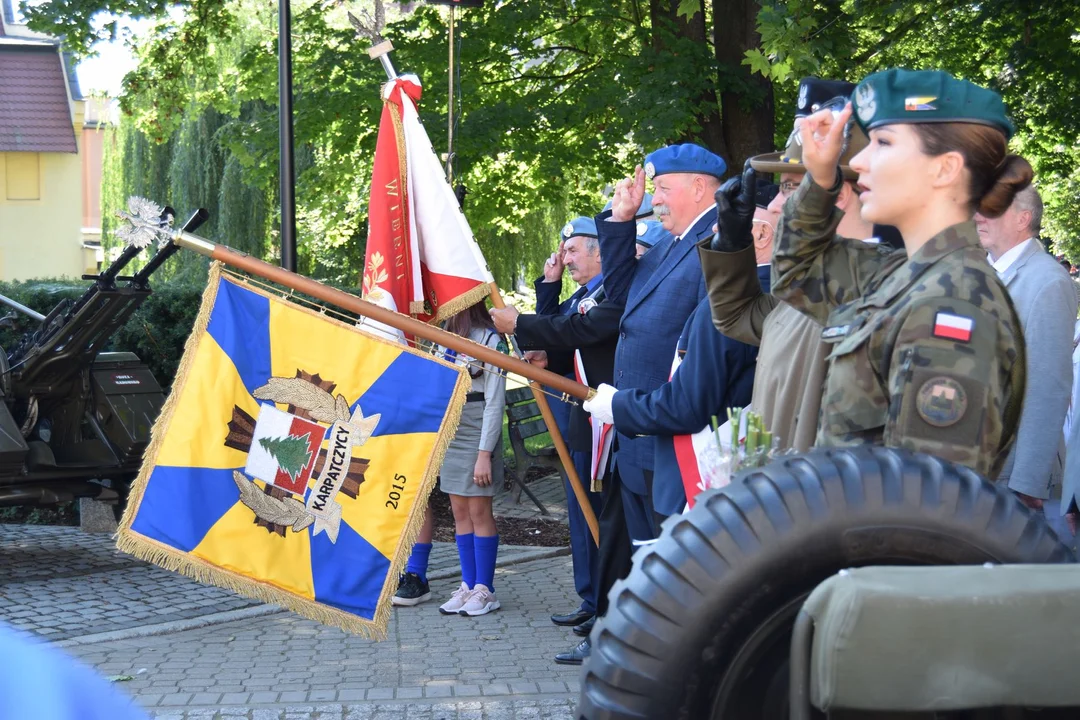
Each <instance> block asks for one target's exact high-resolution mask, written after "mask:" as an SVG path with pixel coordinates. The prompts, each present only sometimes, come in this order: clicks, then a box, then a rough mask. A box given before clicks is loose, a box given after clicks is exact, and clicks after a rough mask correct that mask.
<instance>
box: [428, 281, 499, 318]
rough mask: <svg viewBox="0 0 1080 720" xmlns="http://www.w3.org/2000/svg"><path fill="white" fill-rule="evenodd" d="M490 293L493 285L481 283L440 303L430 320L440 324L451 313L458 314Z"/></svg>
mask: <svg viewBox="0 0 1080 720" xmlns="http://www.w3.org/2000/svg"><path fill="white" fill-rule="evenodd" d="M490 294H491V285H489V284H487V283H481V284H479V285H477V286H476V287H474V288H473V289H472V290H469V291H468V292H466V293H462V294H461V295H458V296H457V297H456V298H454V299H453V300H451V301H449V302H447V303H443V304H442V305H439V309H438V310H437V311H436V313H435V317H434V318H433V319H431V320H430V321H429V322H430V323H431V324H433V325H438V324H439V323H441V322H442V321H443V320H445V319H446V318H448V317H450V316H451V315H457V314H458V313H459V312H461V311H462V310H465V309H466V308H469V307H472V306H473V305H475V304H476V303H478V302H480V301H481V300H483V299H484V298H486V297H487V296H488V295H490Z"/></svg>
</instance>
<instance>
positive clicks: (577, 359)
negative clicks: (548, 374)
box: [574, 350, 615, 490]
mask: <svg viewBox="0 0 1080 720" xmlns="http://www.w3.org/2000/svg"><path fill="white" fill-rule="evenodd" d="M574 377H575V378H576V379H577V381H578V382H579V383H581V384H582V385H588V384H589V380H588V378H587V377H586V376H585V363H584V362H582V360H581V351H580V350H575V351H574ZM589 425H590V426H591V427H592V461H591V463H590V465H589V469H590V472H589V480H590V481H591V483H590V484H591V485H592V486H593V489H594V490H598V489H599V488H597V481H598V480H599V479H600V478H601V477H603V475H604V468H606V467H607V464H608V458H609V457H610V456H611V443H612V441H613V440H614V439H615V433H614V429H615V426H614V425H612V424H611V423H602V422H600V421H599V420H597V419H596V417H595V416H593V415H589Z"/></svg>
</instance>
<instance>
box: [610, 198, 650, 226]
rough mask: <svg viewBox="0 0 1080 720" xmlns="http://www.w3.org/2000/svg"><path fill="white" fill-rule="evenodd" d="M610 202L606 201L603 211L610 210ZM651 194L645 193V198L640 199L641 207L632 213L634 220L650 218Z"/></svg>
mask: <svg viewBox="0 0 1080 720" xmlns="http://www.w3.org/2000/svg"><path fill="white" fill-rule="evenodd" d="M611 203H612V201H611V200H608V201H607V205H605V206H604V210H605V211H607V210H610V209H611ZM652 214H653V212H652V193H645V197H644V198H642V199H641V207H639V208H638V211H637V212H636V213H634V219H635V220H641V219H642V218H647V217H652Z"/></svg>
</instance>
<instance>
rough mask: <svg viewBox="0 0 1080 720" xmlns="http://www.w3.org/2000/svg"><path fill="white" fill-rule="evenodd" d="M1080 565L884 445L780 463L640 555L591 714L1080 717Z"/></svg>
mask: <svg viewBox="0 0 1080 720" xmlns="http://www.w3.org/2000/svg"><path fill="white" fill-rule="evenodd" d="M1074 563H1076V555H1075V553H1074V552H1073V550H1072V549H1071V548H1069V547H1067V546H1066V545H1064V544H1062V542H1061V540H1060V538H1058V536H1057V535H1056V534H1055V533H1054V531H1053V530H1052V529H1051V528H1050V526H1049V525H1048V524H1047V523H1046V521H1045V519H1044V518H1043V517H1042V515H1041V514H1040V513H1039V512H1036V511H1034V510H1032V509H1030V508H1028V507H1026V506H1025V505H1024V504H1023V503H1021V502H1020V501H1019V500H1018V499H1017V498H1016V496H1015V495H1014V494H1013V493H1012V492H1011V491H1010V490H1009V489H1008V488H1007V487H1004V486H1002V485H996V484H994V483H991V482H989V481H988V480H986V479H985V478H983V477H982V476H980V475H979V474H977V473H975V472H974V471H972V470H970V469H969V468H966V467H963V466H960V465H957V464H954V463H948V462H945V461H943V460H940V459H938V458H935V457H933V456H930V455H926V454H923V453H916V452H911V451H909V450H901V449H897V448H888V447H876V446H869V445H864V446H859V447H852V448H816V449H813V450H811V451H810V452H807V453H799V454H791V455H783V456H781V457H779V458H777V459H776V460H774V461H772V462H771V463H769V464H768V465H765V466H763V467H760V468H753V469H749V470H745V471H742V472H740V473H738V474H737V475H736V476H735V477H734V478H733V479H732V481H731V483H730V484H729V485H727V486H725V487H723V488H720V489H716V490H709V491H706V492H705V493H702V494H701V495H699V496H698V498H697V502H696V504H695V505H694V507H693V509H692V510H690V511H689V512H687V513H685V514H682V515H675V516H672V517H670V518H668V519H667V520H666V521H665V522H664V525H663V529H662V532H661V535H660V538H659V539H658V540H657V541H656V542H655V543H652V544H651V545H647V546H644V547H641V548H638V551H637V552H636V554H635V557H634V565H633V569H632V570H631V572H630V574H629V576H628V577H627V578H626V579H624V580H620V581H618V582H616V583H615V585H614V587H612V589H611V592H610V594H609V595H608V601H609V605H608V612H607V614H606V616H604V617H603V618H601V619H599V620H598V622H597V623H596V626H595V627H594V628H593V630H592V634H591V637H592V653H591V655H590V656H589V657H588V658H587V659H586V661H585V663H584V665H583V667H582V674H581V696H580V701H579V703H578V708H577V717H578V718H580V719H581V720H630V719H631V718H633V719H634V720H646V719H651V718H656V719H657V720H660V719H663V720H668V719H669V718H670V719H676V720H788V718H790V719H791V720H810V719H811V718H814V719H825V718H843V720H855V718H879V719H880V718H887V719H888V720H900V719H901V718H903V720H916V719H917V718H927V719H928V720H931V719H933V718H944V717H948V718H950V720H960V719H961V718H963V719H964V720H967V719H968V718H971V720H989V719H990V718H993V719H994V720H1015V719H1017V718H1027V717H1036V718H1039V719H1040V720H1057V719H1058V718H1062V719H1064V718H1070V719H1071V718H1077V717H1080V684H1078V683H1076V682H1075V673H1076V662H1075V660H1076V658H1077V657H1080V649H1078V648H1080V645H1078V640H1080V567H1077V566H1076V565H1075V564H1074ZM905 566H906V567H905ZM943 566H951V567H943ZM1005 566H1008V567H1005ZM890 571H892V572H890ZM1058 649H1060V650H1061V652H1060V653H1059V652H1058ZM1062 653H1064V654H1065V655H1066V658H1065V659H1063V658H1062ZM882 688H885V689H884V690H883V689H882ZM969 708H970V710H971V711H972V712H974V713H975V714H968V709H969ZM935 711H943V712H941V713H937V714H935ZM952 711H956V714H952Z"/></svg>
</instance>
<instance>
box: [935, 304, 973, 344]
mask: <svg viewBox="0 0 1080 720" xmlns="http://www.w3.org/2000/svg"><path fill="white" fill-rule="evenodd" d="M974 330H975V320H973V319H972V318H969V317H964V316H963V315H953V314H952V313H945V312H939V313H938V314H937V315H935V316H934V337H939V338H946V339H948V340H956V341H957V342H965V343H966V342H971V334H972V332H974Z"/></svg>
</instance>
